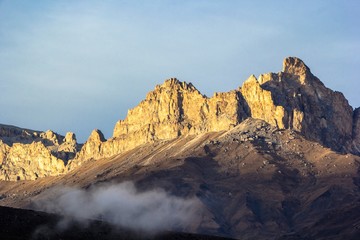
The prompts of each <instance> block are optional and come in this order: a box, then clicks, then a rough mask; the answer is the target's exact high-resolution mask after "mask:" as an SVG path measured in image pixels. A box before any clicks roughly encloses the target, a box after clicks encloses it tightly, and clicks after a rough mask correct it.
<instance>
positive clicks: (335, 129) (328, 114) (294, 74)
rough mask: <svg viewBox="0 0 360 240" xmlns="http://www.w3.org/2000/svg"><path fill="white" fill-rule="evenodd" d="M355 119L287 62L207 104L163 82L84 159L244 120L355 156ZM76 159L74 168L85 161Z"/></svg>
mask: <svg viewBox="0 0 360 240" xmlns="http://www.w3.org/2000/svg"><path fill="white" fill-rule="evenodd" d="M358 115H359V114H357V115H356V114H354V113H353V110H352V107H351V106H350V105H349V103H348V101H347V100H346V99H345V97H344V96H343V94H342V93H339V92H336V91H332V90H330V89H328V88H326V87H325V86H324V84H323V83H322V82H321V81H320V80H319V79H318V78H317V77H315V76H314V75H313V74H312V73H311V71H310V68H309V67H307V66H306V65H305V63H304V62H303V61H301V60H300V59H298V58H294V57H289V58H286V59H285V60H284V62H283V68H282V71H281V72H279V73H267V74H262V75H260V76H259V79H257V78H256V77H255V76H254V75H252V76H250V77H249V79H247V80H246V81H245V82H244V83H243V85H242V86H241V88H239V89H237V90H233V91H230V92H225V93H215V94H214V96H213V97H211V98H207V97H206V96H204V95H202V94H201V93H200V92H199V91H198V90H197V89H196V88H195V87H194V86H193V85H192V84H191V83H186V82H180V81H179V80H177V79H175V78H172V79H169V80H166V81H165V82H164V83H163V84H162V85H158V86H156V87H155V89H154V90H153V91H151V92H150V93H148V95H147V96H146V99H145V100H143V101H142V102H141V103H140V104H139V105H138V106H136V107H135V108H133V109H131V110H129V111H128V114H127V117H126V118H125V119H124V120H120V121H118V122H117V123H116V125H115V129H114V134H113V138H111V139H109V140H108V141H106V142H101V143H99V144H100V145H101V146H100V147H98V146H97V147H96V150H95V152H96V153H94V152H93V153H92V155H91V154H90V155H91V156H92V157H94V158H101V157H109V156H112V155H115V154H118V153H121V152H123V151H126V150H129V149H132V148H134V147H136V146H138V145H141V144H144V143H148V142H153V141H156V140H164V139H172V138H176V137H179V136H182V135H187V134H199V133H205V132H211V131H223V130H228V129H230V128H232V127H234V126H236V125H237V124H239V123H240V122H242V121H243V120H244V119H246V118H248V117H252V118H257V119H262V120H264V121H266V122H267V123H269V124H271V125H273V126H275V127H277V128H279V129H292V130H295V131H297V132H299V133H301V134H303V135H304V136H305V137H307V138H308V139H310V140H314V141H317V142H319V143H321V144H323V145H325V146H327V147H330V148H332V149H333V150H336V151H340V152H352V153H355V154H359V147H358V146H359V142H360V141H359V138H360V137H359V136H360V134H359V132H360V130H359V129H360V127H359V123H358V122H359V120H358V119H359V117H358ZM356 121H357V122H356ZM355 142H356V143H355ZM89 152H91V151H90V150H89ZM90 155H89V157H90ZM82 156H85V155H79V156H78V158H77V159H76V160H75V162H76V161H82V160H83V159H84V158H85V159H86V157H82Z"/></svg>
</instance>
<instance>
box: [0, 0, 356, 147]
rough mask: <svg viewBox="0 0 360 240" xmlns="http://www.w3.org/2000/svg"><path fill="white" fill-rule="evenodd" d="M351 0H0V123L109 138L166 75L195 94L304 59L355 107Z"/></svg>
mask: <svg viewBox="0 0 360 240" xmlns="http://www.w3.org/2000/svg"><path fill="white" fill-rule="evenodd" d="M359 11H360V1H358V0H354V1H350V0H347V1H344V0H338V1H331V0H323V1H320V0H318V1H314V0H312V1H298V0H297V1H289V0H287V1H285V0H284V1H266V0H264V1H254V0H251V1H220V0H218V1H210V0H209V1H199V0H197V1H194V0H191V1H185V0H178V1H177V0H173V1H154V0H151V1H150V0H149V1H115V0H114V1H110V0H109V1H100V0H99V1H89V0H86V1H85V0H84V1H75V0H68V1H50V0H49V1H41V0H36V1H26V0H23V1H20V0H8V1H6V0H5V1H4V0H3V1H1V0H0V90H1V94H0V108H1V111H0V123H4V124H11V125H17V126H20V127H27V128H31V129H36V130H47V129H52V130H54V131H56V132H58V133H61V134H65V133H66V132H67V131H73V132H75V133H76V135H77V137H78V140H80V141H81V142H84V141H85V140H86V139H87V137H88V136H89V135H90V132H91V130H92V129H94V128H98V129H100V130H102V131H103V132H104V134H105V136H106V137H107V138H108V137H110V136H111V135H112V130H113V127H114V125H115V122H116V121H117V120H119V119H123V118H125V116H126V113H127V110H128V109H129V108H132V107H134V106H136V105H137V104H138V103H139V102H140V101H141V100H142V99H143V98H145V95H146V93H147V92H148V91H150V90H152V89H153V88H154V87H155V85H156V84H160V83H162V82H163V81H164V80H165V79H167V78H169V77H177V78H178V79H180V80H182V81H187V82H192V83H193V84H194V85H195V86H196V87H197V88H198V89H199V90H200V91H201V92H202V93H204V94H206V95H208V96H211V95H212V94H213V93H214V92H215V91H228V90H231V89H235V88H237V87H238V86H240V85H241V84H242V82H243V81H244V80H246V79H247V78H248V76H250V75H251V74H255V75H256V76H258V75H259V74H261V73H266V72H278V71H280V70H281V67H282V61H283V59H284V58H285V57H287V56H297V57H300V58H301V59H303V60H304V61H305V63H306V64H307V65H308V66H309V67H310V68H311V70H312V72H313V73H314V74H315V75H316V76H318V77H319V78H320V79H321V80H322V81H323V82H324V83H325V85H326V86H328V87H330V88H332V89H333V90H338V91H341V92H343V93H344V94H345V96H346V97H347V99H348V100H349V102H350V104H351V105H352V106H353V107H359V106H360V94H359V84H358V80H359V79H358V78H359V77H358V76H359V73H358V71H359V68H360V27H359V24H360V14H359Z"/></svg>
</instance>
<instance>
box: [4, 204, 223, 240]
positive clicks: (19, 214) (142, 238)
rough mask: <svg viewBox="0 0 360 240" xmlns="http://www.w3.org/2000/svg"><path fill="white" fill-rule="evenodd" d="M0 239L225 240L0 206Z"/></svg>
mask: <svg viewBox="0 0 360 240" xmlns="http://www.w3.org/2000/svg"><path fill="white" fill-rule="evenodd" d="M0 216H1V218H0V225H1V228H0V238H1V239H4V240H5V239H6V240H25V239H26V240H28V239H32V240H40V239H41V240H43V239H67V240H75V239H88V240H91V239H94V240H95V239H96V240H98V239H104V240H106V239H112V240H115V239H116V240H122V239H123V240H165V239H193V240H225V239H228V238H222V237H215V236H206V235H201V234H191V233H180V232H163V233H157V234H146V233H142V234H141V233H139V232H135V231H132V230H128V229H124V228H118V227H114V226H112V225H110V224H108V223H106V222H101V221H95V220H91V221H90V220H89V221H88V222H87V224H86V225H83V224H79V223H78V222H76V221H72V220H70V219H67V221H68V222H67V224H66V226H65V225H62V223H64V217H63V216H59V215H55V214H49V213H44V212H37V211H32V210H25V209H16V208H9V207H0Z"/></svg>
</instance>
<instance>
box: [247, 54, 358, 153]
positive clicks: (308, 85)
mask: <svg viewBox="0 0 360 240" xmlns="http://www.w3.org/2000/svg"><path fill="white" fill-rule="evenodd" d="M241 93H242V94H243V96H244V98H245V100H246V102H247V104H248V106H249V108H250V112H251V116H252V117H253V118H259V119H263V120H265V121H266V122H268V123H270V124H271V125H274V126H277V127H279V128H289V129H293V130H296V131H298V132H301V133H302V134H303V135H304V136H306V137H307V138H309V139H311V140H315V141H318V142H320V143H322V144H324V145H325V146H328V147H331V148H332V149H334V150H337V151H352V150H353V149H348V148H347V144H348V143H349V142H351V140H352V130H353V110H352V107H351V106H350V105H349V103H348V101H347V100H346V99H345V97H344V96H343V94H342V93H340V92H336V91H335V92H334V91H332V90H330V89H328V88H326V87H325V86H324V84H323V83H322V82H321V81H320V80H319V79H318V78H317V77H315V76H314V75H313V74H312V73H311V72H310V69H309V68H308V67H307V66H306V65H305V64H304V63H303V62H302V61H301V60H300V59H298V58H293V57H289V58H286V59H285V60H284V63H283V70H282V71H281V72H279V73H268V74H263V75H260V77H259V79H256V78H255V77H254V76H252V77H250V78H249V79H248V80H247V81H245V82H244V84H243V86H242V88H241Z"/></svg>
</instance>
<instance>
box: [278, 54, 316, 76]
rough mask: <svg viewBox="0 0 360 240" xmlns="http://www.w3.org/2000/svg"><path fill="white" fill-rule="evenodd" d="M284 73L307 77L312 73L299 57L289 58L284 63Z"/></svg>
mask: <svg viewBox="0 0 360 240" xmlns="http://www.w3.org/2000/svg"><path fill="white" fill-rule="evenodd" d="M282 72H285V73H290V74H294V75H306V74H307V73H311V72H310V68H309V67H308V66H306V64H305V63H304V62H303V61H302V60H301V59H300V58H297V57H287V58H285V59H284V61H283V69H282Z"/></svg>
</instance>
